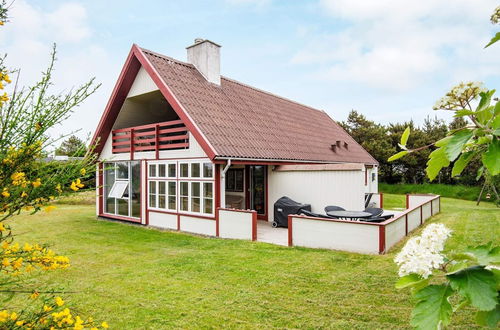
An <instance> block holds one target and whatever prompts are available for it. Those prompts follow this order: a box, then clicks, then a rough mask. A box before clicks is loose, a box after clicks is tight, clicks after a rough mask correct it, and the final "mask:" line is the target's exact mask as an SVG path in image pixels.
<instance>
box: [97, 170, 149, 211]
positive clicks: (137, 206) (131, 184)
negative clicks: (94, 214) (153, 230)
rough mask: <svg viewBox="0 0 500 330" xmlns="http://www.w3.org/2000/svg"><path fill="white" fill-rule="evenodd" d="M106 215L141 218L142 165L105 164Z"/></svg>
mask: <svg viewBox="0 0 500 330" xmlns="http://www.w3.org/2000/svg"><path fill="white" fill-rule="evenodd" d="M103 178H104V182H103V186H104V196H103V198H104V213H107V214H114V215H120V216H125V217H131V218H140V217H141V164H140V162H137V161H130V162H128V161H127V162H109V163H104V175H103Z"/></svg>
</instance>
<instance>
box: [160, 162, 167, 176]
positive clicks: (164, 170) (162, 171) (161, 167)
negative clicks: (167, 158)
mask: <svg viewBox="0 0 500 330" xmlns="http://www.w3.org/2000/svg"><path fill="white" fill-rule="evenodd" d="M166 171H167V168H166V165H165V164H158V176H159V177H161V178H164V177H166V176H167V172H166Z"/></svg>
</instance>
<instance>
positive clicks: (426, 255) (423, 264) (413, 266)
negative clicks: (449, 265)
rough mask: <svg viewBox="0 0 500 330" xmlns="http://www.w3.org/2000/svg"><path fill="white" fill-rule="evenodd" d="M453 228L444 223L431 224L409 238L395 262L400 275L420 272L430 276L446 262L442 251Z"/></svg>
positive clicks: (421, 274) (422, 274)
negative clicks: (420, 232)
mask: <svg viewBox="0 0 500 330" xmlns="http://www.w3.org/2000/svg"><path fill="white" fill-rule="evenodd" d="M450 234H451V230H449V229H448V228H446V226H445V225H443V224H435V223H433V224H430V225H428V226H427V227H426V228H425V229H424V230H423V232H422V235H421V236H416V237H413V238H411V239H410V240H408V242H407V243H406V245H405V246H404V247H403V249H402V250H401V252H399V253H398V255H397V256H396V258H394V262H395V263H396V264H397V265H398V266H399V276H400V277H402V276H405V275H409V274H418V275H420V276H422V277H423V278H427V277H429V275H431V274H432V271H433V270H434V269H436V268H439V266H441V265H442V264H443V263H444V256H443V255H442V254H441V251H443V249H444V243H445V242H446V239H447V238H448V237H450Z"/></svg>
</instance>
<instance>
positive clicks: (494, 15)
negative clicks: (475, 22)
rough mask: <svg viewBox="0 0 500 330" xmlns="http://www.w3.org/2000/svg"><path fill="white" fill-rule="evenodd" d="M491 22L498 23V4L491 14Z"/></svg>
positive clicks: (499, 16) (499, 9) (499, 11)
mask: <svg viewBox="0 0 500 330" xmlns="http://www.w3.org/2000/svg"><path fill="white" fill-rule="evenodd" d="M490 20H491V23H493V24H498V23H500V6H498V7H497V8H495V11H494V12H493V15H491V18H490Z"/></svg>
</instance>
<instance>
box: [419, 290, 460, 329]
mask: <svg viewBox="0 0 500 330" xmlns="http://www.w3.org/2000/svg"><path fill="white" fill-rule="evenodd" d="M452 293H453V290H452V289H451V288H450V287H449V286H448V285H429V286H428V287H426V288H424V289H422V290H420V291H418V292H417V293H416V294H415V298H416V299H417V300H418V302H417V305H416V306H415V308H414V309H413V311H412V313H411V321H410V324H411V325H412V326H414V327H416V328H417V329H425V330H427V329H437V328H439V327H440V326H441V325H444V326H446V325H448V324H449V323H450V318H451V313H452V312H453V309H452V307H451V304H450V302H449V301H448V298H449V297H450V296H451V294H452Z"/></svg>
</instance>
